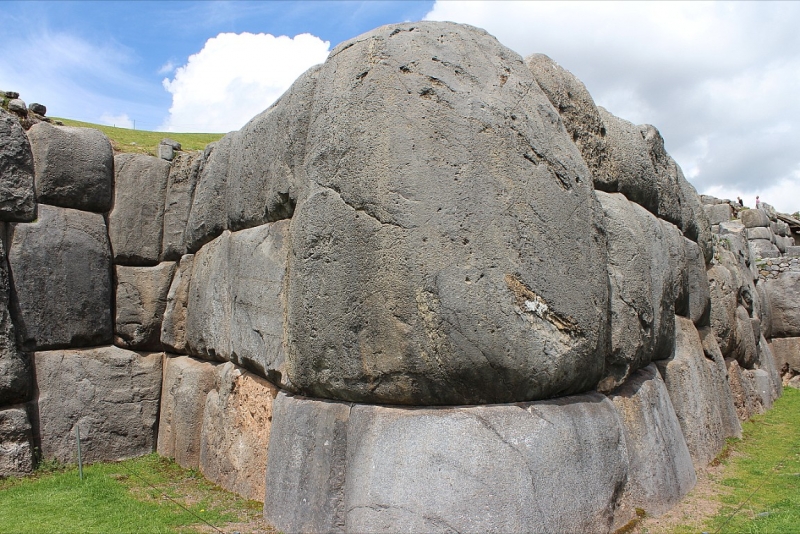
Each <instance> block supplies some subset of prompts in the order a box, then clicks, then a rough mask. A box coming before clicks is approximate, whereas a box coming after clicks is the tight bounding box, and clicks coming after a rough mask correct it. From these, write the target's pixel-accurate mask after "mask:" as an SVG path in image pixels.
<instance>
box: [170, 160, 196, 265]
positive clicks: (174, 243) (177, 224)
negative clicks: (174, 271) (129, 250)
mask: <svg viewBox="0 0 800 534" xmlns="http://www.w3.org/2000/svg"><path fill="white" fill-rule="evenodd" d="M205 161H206V159H205V154H204V153H203V152H186V153H181V154H178V156H177V157H176V158H175V160H173V162H172V166H171V167H170V170H169V179H168V182H167V191H166V202H165V205H164V235H163V238H162V244H161V261H177V260H179V259H180V258H181V256H182V255H183V254H186V240H185V239H184V235H185V233H186V223H187V222H188V220H189V211H190V210H191V207H192V197H194V190H195V186H196V185H197V180H198V177H199V175H200V173H201V172H202V170H203V166H204V165H205Z"/></svg>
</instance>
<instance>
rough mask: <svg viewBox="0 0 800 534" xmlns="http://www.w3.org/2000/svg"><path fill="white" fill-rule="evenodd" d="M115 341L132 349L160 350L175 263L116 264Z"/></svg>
mask: <svg viewBox="0 0 800 534" xmlns="http://www.w3.org/2000/svg"><path fill="white" fill-rule="evenodd" d="M115 271H116V281H117V298H116V321H115V323H114V344H116V345H117V346H120V347H122V348H126V349H131V350H150V351H156V350H161V348H162V345H161V322H162V319H163V318H164V310H165V309H166V307H167V293H168V292H169V288H170V283H171V282H172V275H173V273H174V272H175V262H174V261H165V262H162V263H159V264H158V265H156V266H155V267H127V266H123V265H117V266H115Z"/></svg>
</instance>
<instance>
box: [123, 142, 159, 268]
mask: <svg viewBox="0 0 800 534" xmlns="http://www.w3.org/2000/svg"><path fill="white" fill-rule="evenodd" d="M114 165H115V170H116V172H115V177H116V182H115V187H114V208H113V209H112V210H111V212H110V213H109V214H108V235H109V237H110V238H111V247H112V248H113V250H114V262H115V263H119V264H122V265H155V264H156V263H158V259H159V257H160V255H161V237H162V233H163V226H164V202H165V199H166V193H167V179H168V177H169V169H170V166H169V162H167V161H164V160H163V159H159V158H156V157H153V156H145V155H142V154H120V155H118V156H116V157H115V158H114Z"/></svg>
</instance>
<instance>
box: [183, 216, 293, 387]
mask: <svg viewBox="0 0 800 534" xmlns="http://www.w3.org/2000/svg"><path fill="white" fill-rule="evenodd" d="M288 231H289V221H279V222H277V223H271V224H265V225H262V226H259V227H256V228H251V229H249V230H242V231H240V232H234V233H230V232H227V231H226V232H225V233H224V234H222V235H221V236H220V237H218V238H216V239H215V240H214V241H212V242H211V243H209V244H208V245H206V246H205V247H203V248H202V249H201V250H200V251H199V252H198V253H197V254H196V255H195V257H194V261H193V263H194V264H193V268H192V280H191V284H190V290H189V301H188V307H187V310H186V345H187V350H188V352H189V353H190V354H192V355H194V356H198V357H201V358H206V359H219V360H227V361H232V362H234V363H236V364H238V365H241V366H243V367H245V368H247V369H250V370H252V371H253V372H255V373H257V374H258V375H260V376H265V377H267V378H270V379H271V380H272V381H273V383H275V384H285V382H286V376H285V375H286V369H285V367H284V365H285V363H284V362H285V348H284V339H283V335H284V334H283V332H284V317H285V296H284V277H285V276H286V257H287V254H288V246H289V239H288Z"/></svg>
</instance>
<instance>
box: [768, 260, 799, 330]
mask: <svg viewBox="0 0 800 534" xmlns="http://www.w3.org/2000/svg"><path fill="white" fill-rule="evenodd" d="M765 287H766V290H767V295H768V297H769V301H770V303H771V304H772V309H771V311H772V335H773V336H774V337H798V336H800V313H798V312H797V310H800V272H785V273H783V274H781V276H780V277H779V278H777V279H776V280H767V282H766V286H765Z"/></svg>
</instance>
